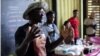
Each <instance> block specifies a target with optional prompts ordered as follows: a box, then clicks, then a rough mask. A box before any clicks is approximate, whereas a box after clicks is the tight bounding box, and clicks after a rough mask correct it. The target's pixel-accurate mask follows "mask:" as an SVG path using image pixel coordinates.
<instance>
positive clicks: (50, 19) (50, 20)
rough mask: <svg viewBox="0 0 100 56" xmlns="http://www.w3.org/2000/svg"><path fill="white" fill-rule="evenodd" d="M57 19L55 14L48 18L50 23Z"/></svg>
mask: <svg viewBox="0 0 100 56" xmlns="http://www.w3.org/2000/svg"><path fill="white" fill-rule="evenodd" d="M54 20H55V14H52V15H51V16H49V18H48V23H53V22H54Z"/></svg>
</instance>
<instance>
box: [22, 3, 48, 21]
mask: <svg viewBox="0 0 100 56" xmlns="http://www.w3.org/2000/svg"><path fill="white" fill-rule="evenodd" d="M36 8H43V9H44V10H45V11H46V10H47V9H48V4H47V3H46V2H36V3H31V4H30V5H29V6H28V8H27V9H26V10H25V12H24V14H23V18H24V19H26V20H29V16H28V13H30V11H32V10H34V9H36Z"/></svg>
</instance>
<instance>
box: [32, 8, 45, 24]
mask: <svg viewBox="0 0 100 56" xmlns="http://www.w3.org/2000/svg"><path fill="white" fill-rule="evenodd" d="M44 15H45V11H44V10H43V9H41V8H38V9H35V10H34V12H33V13H32V12H31V14H30V20H31V21H35V22H37V23H38V22H41V21H42V17H43V16H44Z"/></svg>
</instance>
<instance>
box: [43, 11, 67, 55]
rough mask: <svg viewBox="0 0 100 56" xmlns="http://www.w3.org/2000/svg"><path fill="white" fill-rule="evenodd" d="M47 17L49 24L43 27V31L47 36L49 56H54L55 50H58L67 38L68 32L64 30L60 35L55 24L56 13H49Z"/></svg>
mask: <svg viewBox="0 0 100 56" xmlns="http://www.w3.org/2000/svg"><path fill="white" fill-rule="evenodd" d="M46 16H47V22H46V23H45V24H44V25H43V31H44V33H45V35H46V36H47V42H46V50H47V56H53V55H54V48H56V47H57V46H58V45H59V44H60V43H61V42H62V41H63V40H64V39H65V38H66V37H67V34H68V32H67V31H66V30H64V29H62V30H61V32H60V33H59V30H58V28H57V26H56V25H55V24H54V20H55V13H54V12H53V11H48V12H47V13H46Z"/></svg>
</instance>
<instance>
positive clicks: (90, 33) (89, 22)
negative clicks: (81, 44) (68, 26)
mask: <svg viewBox="0 0 100 56" xmlns="http://www.w3.org/2000/svg"><path fill="white" fill-rule="evenodd" d="M84 25H85V27H86V35H87V38H86V39H87V41H88V40H89V38H90V37H95V33H96V20H95V13H94V12H92V13H91V14H90V16H89V18H87V19H85V20H84Z"/></svg>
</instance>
